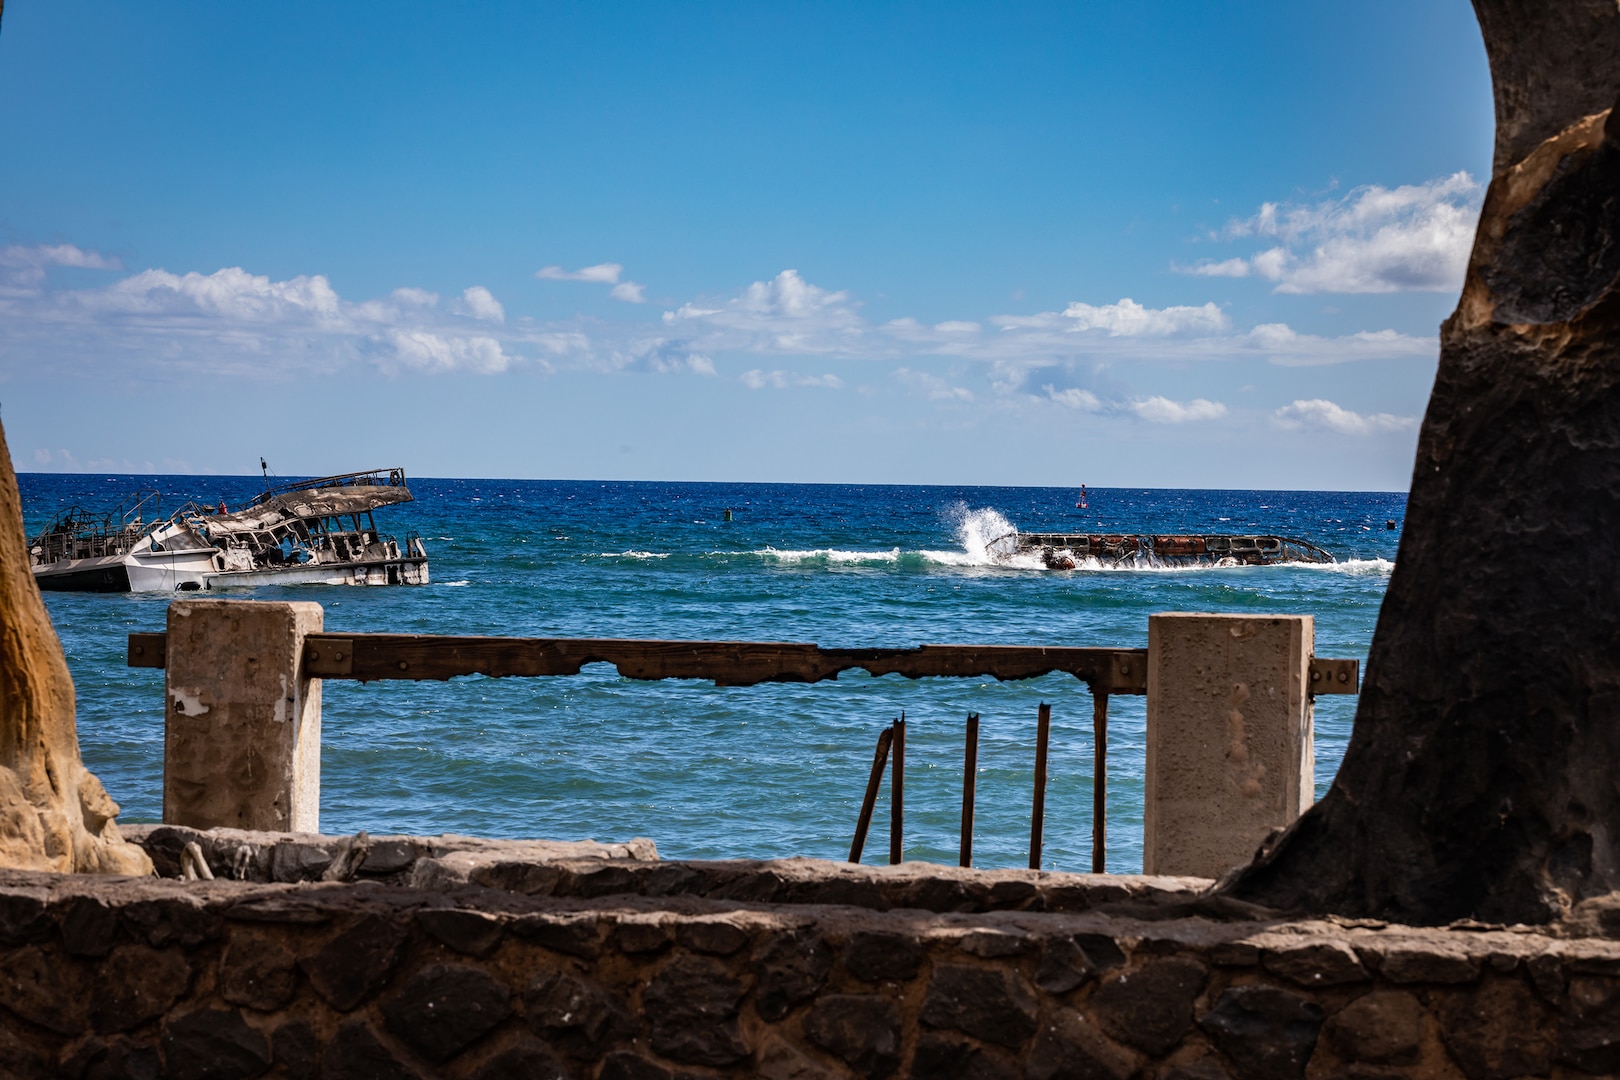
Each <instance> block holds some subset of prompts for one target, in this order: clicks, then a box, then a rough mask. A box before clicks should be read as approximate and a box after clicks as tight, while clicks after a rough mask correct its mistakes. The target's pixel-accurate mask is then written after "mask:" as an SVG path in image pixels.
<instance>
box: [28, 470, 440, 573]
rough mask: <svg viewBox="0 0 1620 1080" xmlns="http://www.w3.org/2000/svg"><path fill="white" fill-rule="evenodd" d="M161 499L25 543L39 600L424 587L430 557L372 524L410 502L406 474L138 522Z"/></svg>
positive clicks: (325, 484)
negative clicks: (256, 589)
mask: <svg viewBox="0 0 1620 1080" xmlns="http://www.w3.org/2000/svg"><path fill="white" fill-rule="evenodd" d="M156 495H157V493H156V492H146V493H142V494H139V495H137V496H135V497H133V498H132V499H128V500H125V502H124V504H122V505H121V506H120V507H119V508H118V509H116V510H115V511H113V512H111V513H108V514H103V515H100V516H97V515H94V514H91V513H88V512H86V511H85V510H83V509H82V508H80V507H72V508H70V509H68V510H65V511H63V512H62V513H60V514H58V515H57V517H56V519H55V520H53V521H52V522H51V523H50V525H48V526H46V528H45V529H44V530H43V531H42V532H40V534H39V535H38V536H36V537H35V538H34V539H33V540H32V541H31V542H30V543H29V555H30V557H31V558H32V560H33V572H34V580H35V581H37V582H38V583H39V587H40V588H41V589H53V590H62V591H79V592H174V591H179V592H195V591H199V590H204V589H228V588H243V587H251V586H256V585H309V584H318V585H426V584H427V583H428V561H427V550H426V548H425V547H424V546H423V544H422V538H421V537H420V536H417V535H416V534H415V533H414V532H412V533H407V534H406V537H405V545H404V546H403V547H401V546H400V544H399V542H398V541H397V540H395V538H394V537H393V536H390V535H386V534H384V533H382V532H380V531H379V530H378V529H377V524H376V521H375V520H374V518H373V516H372V515H373V512H374V511H376V510H378V509H379V508H381V507H384V506H391V505H395V504H397V503H407V502H411V501H412V499H413V496H412V495H411V491H410V488H409V487H407V486H406V483H405V473H404V470H402V469H371V470H368V471H365V472H357V473H344V474H342V475H340V476H323V477H320V478H319V479H315V480H301V481H296V482H293V483H287V484H281V485H278V486H268V485H267V486H266V488H265V490H264V491H263V492H262V493H261V494H259V495H257V496H255V497H254V499H253V501H252V502H251V503H249V504H248V505H247V507H245V508H244V509H242V510H238V511H236V512H234V513H233V512H227V511H226V509H225V507H224V506H223V504H221V505H220V506H218V507H215V508H214V509H209V508H208V507H204V506H199V505H198V504H196V503H188V504H186V505H185V506H183V507H181V508H180V509H179V510H178V511H176V512H175V513H174V514H173V515H171V516H169V517H166V518H165V517H162V516H154V517H152V518H151V519H150V520H144V519H143V514H150V513H152V511H153V510H154V509H155V507H156Z"/></svg>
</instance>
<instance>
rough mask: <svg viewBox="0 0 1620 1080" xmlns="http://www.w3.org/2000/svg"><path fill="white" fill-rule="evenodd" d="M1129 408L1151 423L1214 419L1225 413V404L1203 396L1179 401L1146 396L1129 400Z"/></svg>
mask: <svg viewBox="0 0 1620 1080" xmlns="http://www.w3.org/2000/svg"><path fill="white" fill-rule="evenodd" d="M1129 408H1130V411H1131V412H1133V413H1135V414H1136V415H1137V416H1139V417H1141V418H1142V419H1143V420H1146V421H1148V422H1149V423H1152V424H1184V423H1186V422H1188V421H1189V420H1214V419H1217V418H1218V417H1222V416H1225V415H1226V406H1225V405H1222V404H1221V403H1220V402H1218V401H1208V400H1206V399H1204V398H1194V399H1193V400H1191V401H1187V402H1180V401H1171V400H1170V399H1169V398H1167V397H1147V398H1142V399H1140V400H1138V401H1133V402H1131V403H1130V406H1129Z"/></svg>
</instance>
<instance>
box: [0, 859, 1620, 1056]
mask: <svg viewBox="0 0 1620 1080" xmlns="http://www.w3.org/2000/svg"><path fill="white" fill-rule="evenodd" d="M591 862H592V864H593V865H594V867H595V870H594V872H593V873H594V874H601V873H605V872H609V871H623V873H622V874H618V875H616V876H615V877H614V878H611V879H608V880H598V881H597V890H596V891H599V892H600V894H599V895H595V896H590V897H584V896H579V895H574V896H557V895H549V896H543V895H533V894H529V893H525V892H521V891H511V890H503V889H492V888H488V887H483V886H478V885H445V886H442V887H439V888H433V889H425V888H412V887H409V886H387V885H382V884H376V883H371V882H364V883H358V884H346V883H315V882H306V883H302V884H258V883H252V882H239V881H226V880H216V881H190V882H187V881H177V880H165V879H156V878H148V879H133V878H123V879H118V878H110V879H109V878H85V877H72V876H57V875H50V874H41V873H30V872H24V871H7V872H4V873H0V1061H3V1062H4V1064H5V1066H6V1069H5V1071H6V1074H7V1075H14V1076H20V1077H34V1076H40V1077H43V1076H70V1077H98V1078H99V1077H115V1076H127V1077H155V1076H168V1077H176V1078H181V1080H187V1078H202V1077H210V1078H233V1077H252V1076H277V1077H317V1076H319V1077H326V1078H333V1080H341V1078H346V1077H391V1076H402V1077H410V1076H423V1077H426V1076H447V1077H478V1078H483V1080H496V1078H508V1077H511V1078H517V1077H531V1078H532V1077H564V1076H568V1077H576V1076H577V1077H599V1078H603V1080H651V1078H674V1077H677V1076H680V1077H705V1076H744V1075H759V1076H765V1077H772V1078H790V1077H791V1078H812V1077H852V1076H859V1077H882V1076H890V1075H893V1076H904V1075H915V1076H940V1077H981V1078H995V1077H1008V1078H1012V1077H1028V1078H1048V1077H1052V1078H1056V1077H1086V1078H1090V1077H1106V1078H1121V1080H1123V1078H1125V1077H1131V1076H1141V1077H1150V1078H1155V1080H1218V1078H1222V1077H1237V1078H1248V1077H1253V1078H1262V1080H1269V1078H1278V1080H1282V1078H1290V1077H1302V1076H1303V1077H1363V1078H1372V1077H1387V1076H1416V1077H1468V1078H1473V1080H1482V1078H1508V1077H1520V1076H1586V1075H1612V1074H1614V1073H1615V1072H1617V1071H1620V941H1613V940H1609V939H1608V938H1607V937H1604V936H1602V935H1603V934H1604V933H1605V932H1606V930H1607V929H1608V928H1609V927H1608V924H1607V923H1606V922H1605V918H1606V916H1607V915H1608V911H1607V909H1597V910H1591V911H1587V912H1585V913H1584V915H1583V918H1584V921H1583V922H1581V923H1579V924H1571V925H1566V926H1565V927H1563V928H1562V929H1561V931H1560V932H1559V933H1554V932H1551V931H1548V930H1546V929H1539V930H1536V931H1533V932H1532V931H1529V930H1524V929H1522V928H1521V929H1520V930H1517V931H1516V930H1513V929H1505V928H1490V927H1479V926H1459V927H1454V928H1451V929H1445V930H1435V929H1425V930H1418V929H1411V928H1402V927H1397V926H1390V925H1387V924H1384V923H1380V922H1376V921H1371V920H1360V921H1343V920H1341V921H1299V920H1284V919H1277V918H1272V917H1268V916H1267V914H1266V913H1265V912H1263V911H1261V910H1259V909H1253V908H1244V907H1243V906H1241V905H1234V904H1232V903H1231V902H1230V901H1227V902H1225V903H1224V904H1216V905H1215V906H1205V907H1200V906H1199V905H1200V904H1203V903H1206V902H1205V901H1201V900H1200V899H1199V898H1198V891H1197V890H1196V889H1193V888H1190V887H1189V886H1190V885H1191V884H1192V883H1190V882H1188V881H1186V880H1184V879H1183V880H1176V879H1169V880H1165V881H1162V882H1159V881H1154V880H1153V879H1122V880H1116V879H1113V878H1106V877H1100V876H1099V877H1092V876H1090V875H1060V874H1040V873H1036V872H1028V871H1006V872H1000V873H998V874H981V875H980V878H981V879H982V880H983V881H984V882H986V883H988V884H987V887H986V888H985V889H984V890H982V891H981V892H979V893H977V894H974V895H977V896H978V897H979V899H978V901H970V900H964V899H963V897H966V896H969V894H970V893H971V892H972V890H967V889H964V888H962V887H960V886H961V880H959V879H960V875H958V874H955V873H951V872H941V873H940V874H938V875H935V874H934V873H933V870H934V869H935V868H930V867H918V866H906V867H898V868H870V867H862V868H853V867H842V866H839V865H837V864H809V863H808V860H795V861H794V862H793V864H791V865H788V864H770V863H758V864H747V866H741V864H719V865H720V866H722V867H723V868H724V869H722V870H716V869H715V867H716V865H717V864H704V863H657V862H651V861H649V860H639V859H632V860H623V859H596V860H592V861H591ZM512 864H513V865H515V863H512ZM574 865H575V866H576V868H577V867H580V866H583V865H584V861H582V860H576V861H575V863H574ZM656 868H662V870H663V872H664V875H665V876H664V877H663V878H662V879H656V880H661V881H663V882H665V883H666V884H667V883H669V882H676V881H685V882H687V883H688V885H689V886H690V885H692V883H703V882H707V883H708V885H709V886H710V887H704V888H698V887H695V886H694V887H691V888H689V889H688V890H687V891H686V892H684V893H683V892H680V891H679V890H676V891H675V894H673V895H649V894H648V892H649V888H650V886H649V883H650V882H653V881H654V880H655V879H654V878H651V877H649V876H647V874H648V872H649V871H650V870H652V869H656ZM970 873H971V872H970ZM772 874H774V875H775V878H776V879H777V880H779V881H783V882H790V883H791V882H798V883H799V884H798V885H797V886H791V885H790V887H789V888H790V890H791V889H792V888H798V889H800V890H801V891H802V892H804V893H805V894H806V895H809V894H811V893H814V892H815V889H814V888H812V883H814V882H817V881H820V882H843V883H844V886H843V887H844V891H845V895H846V896H847V897H849V898H852V899H856V900H858V899H859V898H860V896H861V895H865V896H866V897H867V899H868V900H870V901H871V902H872V903H871V905H863V904H861V903H858V902H857V903H850V902H846V903H842V904H827V903H822V904H810V903H767V902H760V901H757V900H748V899H742V898H737V897H731V898H721V897H717V896H715V895H714V893H715V892H716V891H717V890H718V891H724V889H725V887H726V883H728V882H729V883H731V884H735V883H736V882H738V881H744V882H751V883H753V885H754V886H756V887H757V885H758V883H759V882H760V881H761V880H764V879H765V878H766V877H769V876H771V875H772ZM591 876H593V875H592V874H580V873H575V874H574V877H573V879H572V880H575V881H576V882H577V881H579V880H584V879H586V878H589V877H591ZM528 880H529V882H530V883H533V882H536V881H542V880H544V881H549V882H550V884H551V888H552V889H553V890H555V888H556V883H557V882H558V881H560V880H563V875H561V874H560V873H559V874H558V875H552V876H551V877H549V878H547V877H546V876H545V875H537V876H532V877H531V878H529V879H528ZM612 880H617V881H619V882H620V883H621V886H614V885H612V884H611V883H610V882H611V881H612ZM861 881H866V882H868V883H870V887H869V888H867V889H865V891H864V893H863V891H862V889H859V888H856V889H850V888H848V884H849V883H850V882H856V883H859V882H861ZM930 881H933V882H935V884H934V885H933V886H932V887H931V888H930V887H928V886H927V884H926V883H927V882H930ZM624 883H629V884H624ZM1006 883H1013V885H1011V886H1009V885H1008V884H1006ZM1020 883H1021V886H1020ZM888 886H892V888H889V890H888V891H887V892H885V888H886V887H888ZM1161 886H1162V887H1161ZM621 887H622V888H623V889H625V890H627V891H615V888H621ZM998 888H999V890H1000V891H999V893H997V889H998ZM1043 890H1044V891H1043ZM652 891H658V890H657V888H652ZM993 894H994V895H993ZM901 897H910V898H912V899H913V900H917V901H927V900H928V899H929V898H933V899H935V900H936V901H941V902H940V903H936V904H935V906H936V907H949V906H951V905H952V904H955V905H956V906H969V907H972V906H974V905H975V903H977V904H979V906H987V907H988V908H989V910H979V911H971V912H962V911H954V910H928V909H926V907H923V906H905V907H897V906H893V905H894V902H895V901H896V900H897V899H899V898H901ZM952 897H955V898H956V899H955V900H954V901H953V900H952V899H951V898H952ZM1046 898H1061V903H1056V904H1053V905H1051V906H1058V907H1065V908H1067V910H1062V911H1053V910H1032V909H1033V908H1035V907H1038V906H1048V905H1047V903H1046ZM874 905H875V906H874ZM998 908H999V910H998ZM1576 935H1585V936H1576Z"/></svg>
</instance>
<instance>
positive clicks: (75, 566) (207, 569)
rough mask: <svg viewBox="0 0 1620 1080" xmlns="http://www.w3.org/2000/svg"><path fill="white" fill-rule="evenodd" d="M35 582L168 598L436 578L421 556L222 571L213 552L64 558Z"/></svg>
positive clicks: (41, 569)
mask: <svg viewBox="0 0 1620 1080" xmlns="http://www.w3.org/2000/svg"><path fill="white" fill-rule="evenodd" d="M34 580H35V581H36V582H38V584H39V587H40V588H41V589H44V590H47V591H59V592H138V593H149V592H158V593H166V592H201V591H213V590H216V589H253V588H258V587H260V586H264V585H426V584H428V583H429V581H430V580H431V579H430V577H429V575H428V564H427V559H425V558H420V557H413V558H402V559H385V560H377V561H371V562H334V563H303V564H299V565H297V566H283V567H276V568H275V569H270V570H220V569H219V568H218V567H217V565H216V562H215V558H214V553H213V552H212V551H208V550H202V551H173V552H153V551H142V552H136V553H132V554H129V555H109V556H107V557H105V558H101V559H64V560H62V561H60V562H56V563H51V564H50V565H48V566H36V567H34Z"/></svg>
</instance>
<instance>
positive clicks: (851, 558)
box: [748, 547, 900, 563]
mask: <svg viewBox="0 0 1620 1080" xmlns="http://www.w3.org/2000/svg"><path fill="white" fill-rule="evenodd" d="M748 554H750V555H758V556H759V557H760V558H762V559H773V560H775V561H776V562H784V563H801V562H830V563H867V562H881V563H894V562H899V561H900V549H899V548H890V549H889V550H888V551H844V550H842V549H840V548H812V549H810V550H806V551H794V550H786V551H783V550H780V549H778V548H773V547H767V548H761V549H759V550H758V551H750V552H748Z"/></svg>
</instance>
